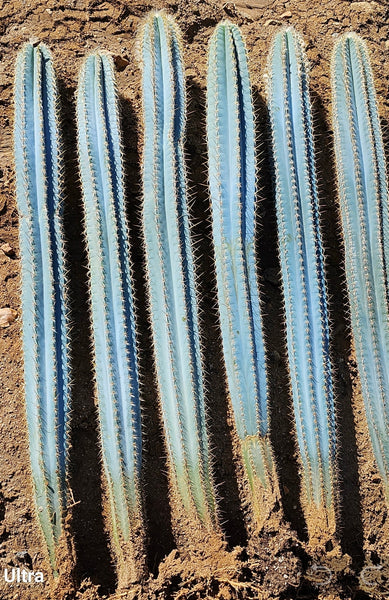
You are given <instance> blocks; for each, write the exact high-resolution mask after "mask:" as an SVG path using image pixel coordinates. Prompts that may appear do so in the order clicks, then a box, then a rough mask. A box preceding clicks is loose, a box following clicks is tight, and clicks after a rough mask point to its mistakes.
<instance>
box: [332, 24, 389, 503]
mask: <svg viewBox="0 0 389 600" xmlns="http://www.w3.org/2000/svg"><path fill="white" fill-rule="evenodd" d="M331 72H332V93H333V107H332V108H333V128H334V138H335V156H336V166H337V175H338V187H339V199H340V213H341V220H342V230H343V239H344V250H345V269H346V280H347V289H348V296H349V304H350V316H351V326H352V332H353V337H354V342H355V351H356V358H357V365H358V371H359V376H360V379H361V386H362V395H363V400H364V405H365V411H366V417H367V423H368V427H369V433H370V439H371V443H372V446H373V451H374V456H375V459H376V462H377V465H378V469H379V472H380V474H381V477H382V481H383V488H384V493H385V496H386V501H387V503H389V294H388V289H389V285H388V283H389V281H388V265H389V262H388V261H389V207H388V183H387V177H386V170H385V155H384V149H383V143H382V136H381V129H380V123H379V117H378V110H377V102H376V97H375V90H374V82H373V74H372V71H371V66H370V61H369V54H368V49H367V46H366V44H365V42H364V41H363V40H362V39H361V38H359V37H358V36H357V35H355V34H352V33H350V34H346V35H343V36H341V37H340V38H339V40H338V41H337V42H336V44H335V48H334V52H333V56H332V64H331Z"/></svg>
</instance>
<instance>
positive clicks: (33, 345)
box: [14, 44, 70, 572]
mask: <svg viewBox="0 0 389 600" xmlns="http://www.w3.org/2000/svg"><path fill="white" fill-rule="evenodd" d="M14 152H15V170H16V200H17V207H18V211H19V244H20V258H21V271H22V273H21V296H22V317H23V325H22V329H23V354H24V391H25V399H26V409H27V425H28V434H29V451H30V461H31V470H32V476H33V481H34V488H35V499H36V505H37V509H38V517H39V521H40V524H41V527H42V531H43V535H44V538H45V541H46V544H47V548H48V552H49V556H50V561H51V564H52V567H53V570H54V572H56V570H57V567H58V560H57V559H58V556H57V546H58V542H59V539H60V537H61V534H62V533H63V531H64V521H65V517H66V514H67V477H68V457H69V432H68V429H69V410H70V357H69V322H68V321H69V320H68V308H67V306H68V304H67V298H66V285H67V284H66V268H65V252H64V241H63V233H62V213H63V204H62V199H63V176H62V173H63V166H62V159H61V143H60V134H59V125H58V91H57V84H56V78H55V73H54V68H53V61H52V58H51V54H50V52H49V50H48V49H47V48H46V46H45V45H43V44H39V45H38V46H33V45H32V44H26V45H25V46H24V47H23V49H22V50H21V51H20V52H19V54H18V57H17V61H16V72H15V129H14Z"/></svg>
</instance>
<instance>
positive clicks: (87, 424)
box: [58, 80, 116, 594]
mask: <svg viewBox="0 0 389 600" xmlns="http://www.w3.org/2000/svg"><path fill="white" fill-rule="evenodd" d="M58 83H59V92H60V97H61V99H62V131H63V142H64V144H63V145H64V148H63V151H64V181H65V206H64V233H65V239H66V248H67V256H68V275H69V300H70V319H71V325H72V340H71V356H72V375H73V388H72V389H73V396H72V429H71V440H70V441H71V448H72V450H71V457H70V487H71V490H72V493H73V496H74V501H75V505H74V507H73V513H72V516H73V518H72V534H73V538H74V543H75V548H76V554H77V573H76V576H77V577H78V578H79V580H83V579H87V578H90V580H91V581H92V583H93V584H95V585H97V586H99V591H100V593H102V594H106V593H110V592H113V591H114V590H115V588H116V575H115V569H114V565H113V560H112V556H111V554H110V552H109V539H108V536H107V533H106V530H105V526H104V521H103V512H104V511H103V500H102V497H103V492H102V479H101V460H100V450H99V444H98V421H97V413H96V408H95V404H94V384H93V381H94V375H93V359H92V354H91V347H90V346H91V344H90V339H91V337H90V336H91V333H90V320H89V308H88V306H89V301H88V289H87V276H86V269H87V258H86V248H85V243H84V238H83V227H82V219H83V216H82V215H83V213H82V205H81V189H80V184H79V176H78V162H77V153H76V148H77V137H76V110H75V102H74V89H70V88H69V87H68V86H66V84H65V83H64V82H62V81H61V80H59V82H58Z"/></svg>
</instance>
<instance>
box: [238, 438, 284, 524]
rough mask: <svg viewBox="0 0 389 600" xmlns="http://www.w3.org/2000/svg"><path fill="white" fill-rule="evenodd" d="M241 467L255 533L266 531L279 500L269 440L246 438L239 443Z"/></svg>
mask: <svg viewBox="0 0 389 600" xmlns="http://www.w3.org/2000/svg"><path fill="white" fill-rule="evenodd" d="M241 448H242V456H243V465H244V471H245V475H246V479H247V482H248V485H249V489H250V496H251V499H252V511H253V515H254V519H255V530H256V532H259V531H262V529H264V528H265V529H266V527H267V523H268V520H269V516H270V514H271V513H272V512H273V511H274V507H275V504H276V503H277V501H279V500H280V493H279V489H278V486H277V483H276V482H277V475H276V469H275V465H274V461H273V456H272V449H271V445H270V440H268V439H266V438H265V439H259V438H258V437H254V436H253V437H248V438H246V440H244V441H243V442H241Z"/></svg>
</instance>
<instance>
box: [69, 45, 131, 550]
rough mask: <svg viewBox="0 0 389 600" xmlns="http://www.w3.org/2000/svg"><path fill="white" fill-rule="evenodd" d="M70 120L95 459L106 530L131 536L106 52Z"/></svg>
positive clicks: (123, 268) (113, 108) (86, 71)
mask: <svg viewBox="0 0 389 600" xmlns="http://www.w3.org/2000/svg"><path fill="white" fill-rule="evenodd" d="M77 119H78V153H79V162H80V170H81V182H82V191H83V200H84V211H85V224H86V239H87V248H88V255H89V269H90V273H89V275H90V301H91V314H92V329H93V348H94V358H95V373H96V387H97V397H98V408H99V423H100V431H101V445H102V455H103V464H104V469H105V475H106V480H107V485H108V492H109V495H110V498H111V504H112V519H113V530H114V531H117V532H118V535H119V536H120V538H121V539H124V540H129V539H130V540H131V539H132V538H131V531H132V528H131V526H132V525H133V524H134V522H137V521H138V520H139V519H140V518H141V499H140V497H141V496H140V470H141V418H140V399H139V376H138V365H137V350H136V339H135V322H134V310H133V300H132V291H131V272H130V260H129V250H128V231H127V225H126V220H125V202H124V184H123V179H124V177H123V161H122V153H121V146H120V126H119V116H118V102H117V94H116V88H115V81H114V71H113V63H112V59H111V57H110V56H108V55H107V54H104V53H101V52H100V53H95V54H91V55H90V56H89V57H88V58H87V59H86V60H85V62H84V64H83V66H82V69H81V72H80V78H79V86H78V91H77ZM117 541H118V540H117Z"/></svg>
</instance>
